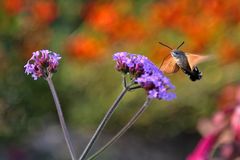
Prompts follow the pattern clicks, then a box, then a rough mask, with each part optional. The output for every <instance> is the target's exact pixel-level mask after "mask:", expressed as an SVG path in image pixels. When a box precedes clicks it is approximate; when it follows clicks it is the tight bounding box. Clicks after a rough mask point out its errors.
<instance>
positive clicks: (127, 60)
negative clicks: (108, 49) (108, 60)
mask: <svg viewBox="0 0 240 160" xmlns="http://www.w3.org/2000/svg"><path fill="white" fill-rule="evenodd" d="M113 59H114V60H115V61H116V69H117V70H118V71H120V72H122V73H124V74H129V75H130V77H131V79H132V80H133V81H134V82H135V83H137V84H139V85H140V86H141V87H142V88H144V89H145V90H146V91H147V94H148V97H149V98H156V99H164V100H172V99H174V98H175V97H176V95H175V94H174V93H172V92H168V90H169V89H174V88H175V87H174V86H173V85H172V84H171V82H170V80H169V79H168V78H167V77H165V76H164V74H163V73H162V72H161V71H160V70H159V69H158V67H157V66H155V65H154V64H153V63H152V62H151V61H150V60H149V59H148V58H147V57H145V56H142V55H138V54H130V53H127V52H117V53H115V54H114V55H113Z"/></svg>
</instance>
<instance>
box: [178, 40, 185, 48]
mask: <svg viewBox="0 0 240 160" xmlns="http://www.w3.org/2000/svg"><path fill="white" fill-rule="evenodd" d="M183 44H184V41H183V42H182V43H181V44H180V45H179V46H178V47H177V49H179V48H180V47H181V46H182V45H183Z"/></svg>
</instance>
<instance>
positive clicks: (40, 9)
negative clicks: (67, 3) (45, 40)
mask: <svg viewBox="0 0 240 160" xmlns="http://www.w3.org/2000/svg"><path fill="white" fill-rule="evenodd" d="M31 12H32V15H33V18H34V19H35V20H36V21H37V22H38V23H41V24H49V23H51V22H53V21H54V20H55V19H56V18H57V14H58V13H57V4H56V2H55V1H53V0H39V1H34V3H33V5H32V8H31Z"/></svg>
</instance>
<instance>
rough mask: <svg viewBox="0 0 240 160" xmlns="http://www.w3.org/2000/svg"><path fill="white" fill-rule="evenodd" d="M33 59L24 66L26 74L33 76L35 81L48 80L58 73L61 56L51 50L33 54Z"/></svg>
mask: <svg viewBox="0 0 240 160" xmlns="http://www.w3.org/2000/svg"><path fill="white" fill-rule="evenodd" d="M32 54H33V55H32V57H31V58H30V59H29V60H28V62H27V64H26V65H25V66H24V68H25V73H26V74H27V75H29V74H31V75H32V77H33V79H34V80H37V79H38V78H40V77H43V78H47V77H49V76H51V75H52V74H51V73H54V72H56V71H57V67H58V64H59V63H58V61H59V60H60V59H61V57H60V55H59V54H57V53H54V52H52V51H49V50H39V51H36V52H33V53H32Z"/></svg>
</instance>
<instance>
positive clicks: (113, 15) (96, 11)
mask: <svg viewBox="0 0 240 160" xmlns="http://www.w3.org/2000/svg"><path fill="white" fill-rule="evenodd" d="M84 12H85V13H83V14H84V15H85V16H84V17H85V19H86V22H87V23H89V24H90V25H91V26H92V27H93V28H95V29H97V30H100V31H103V32H106V33H109V32H112V30H113V29H114V28H116V26H117V24H118V22H119V14H118V12H117V11H116V7H115V6H114V5H113V4H111V3H110V4H107V3H106V4H98V3H91V4H89V5H87V6H86V8H85V9H84Z"/></svg>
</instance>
